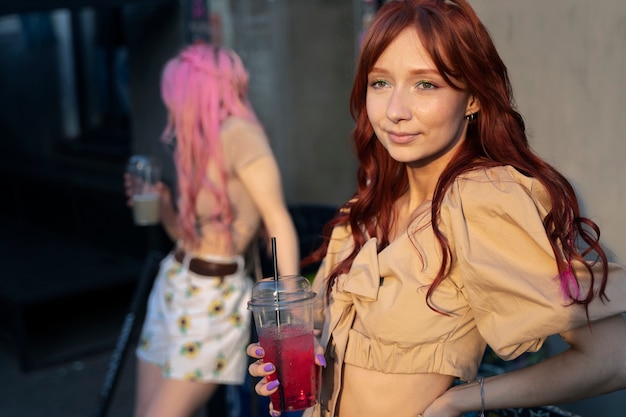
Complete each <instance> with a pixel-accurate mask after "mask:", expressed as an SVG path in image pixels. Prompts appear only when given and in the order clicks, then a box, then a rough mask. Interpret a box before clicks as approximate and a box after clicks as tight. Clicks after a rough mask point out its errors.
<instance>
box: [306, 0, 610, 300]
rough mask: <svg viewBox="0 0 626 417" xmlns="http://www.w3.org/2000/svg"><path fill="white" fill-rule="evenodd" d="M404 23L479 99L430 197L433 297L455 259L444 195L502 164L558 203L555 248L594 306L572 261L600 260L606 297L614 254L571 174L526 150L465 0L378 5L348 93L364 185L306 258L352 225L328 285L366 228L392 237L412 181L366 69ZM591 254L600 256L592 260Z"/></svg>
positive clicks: (552, 232)
mask: <svg viewBox="0 0 626 417" xmlns="http://www.w3.org/2000/svg"><path fill="white" fill-rule="evenodd" d="M407 28H413V29H415V30H416V31H417V33H418V35H419V38H420V40H421V42H422V44H423V45H424V47H425V49H426V51H428V52H429V54H430V56H431V58H432V60H433V61H434V63H435V65H436V66H437V69H438V70H439V72H440V73H441V75H442V76H443V77H444V78H445V79H446V81H447V82H448V84H450V85H451V86H453V87H454V88H458V87H455V86H458V85H464V86H466V88H467V90H468V91H469V92H470V93H471V94H472V95H474V96H475V97H477V98H478V101H479V103H480V112H479V113H478V115H477V118H476V120H475V121H474V122H473V123H470V124H469V125H468V129H467V137H466V140H465V141H464V142H463V143H462V145H461V147H460V149H459V150H458V152H457V154H456V155H455V156H454V158H453V159H452V161H451V162H450V163H449V164H448V166H447V167H446V168H445V170H444V171H443V173H442V175H441V178H440V179H439V182H438V185H437V187H436V191H435V193H434V196H433V203H432V219H433V221H432V228H433V231H434V234H435V236H436V238H437V241H438V242H439V244H440V246H441V249H442V253H443V261H442V265H441V268H440V269H439V272H438V274H437V276H436V278H435V280H434V283H433V285H432V286H431V287H430V290H429V292H428V297H427V298H428V301H429V302H430V297H431V296H432V293H433V291H435V290H436V288H437V286H438V285H439V284H440V283H441V281H442V280H443V279H445V277H446V274H447V271H449V269H450V262H451V261H452V252H451V248H450V246H449V244H448V241H447V239H446V236H445V235H444V234H443V233H442V232H441V230H440V229H439V226H438V220H439V211H440V207H441V202H442V199H443V197H444V194H445V193H446V191H447V190H448V189H449V188H450V186H451V184H452V183H453V181H454V180H455V178H457V177H458V176H459V175H460V174H462V173H463V172H466V171H469V170H472V169H474V168H477V167H493V166H500V165H511V166H513V167H515V168H516V169H517V170H518V171H519V172H521V173H522V174H524V175H527V176H529V177H534V178H536V179H537V180H539V181H540V182H541V183H542V184H543V185H544V186H545V187H546V189H547V192H548V194H549V196H550V199H551V202H552V208H551V210H550V212H549V213H548V215H547V216H546V218H545V221H544V227H545V230H546V233H547V236H548V238H549V240H550V243H551V245H552V248H553V250H554V253H555V255H556V262H557V267H558V270H559V278H560V280H561V284H562V285H561V288H562V290H563V292H564V294H565V295H566V296H567V297H569V299H570V300H572V302H574V303H579V304H585V305H586V304H588V303H589V302H590V301H591V300H592V298H593V296H594V293H593V290H592V288H593V286H592V287H591V288H590V289H589V291H588V293H587V294H580V293H579V289H580V287H579V285H578V281H577V279H576V277H575V276H574V274H573V271H572V268H571V265H572V261H574V260H577V261H582V262H584V263H585V265H586V266H587V269H588V270H589V271H590V272H591V265H592V263H593V262H596V261H601V262H602V264H603V268H604V269H603V274H602V278H601V279H602V282H601V286H600V288H601V292H600V293H601V295H602V296H603V297H605V295H604V289H605V286H606V280H607V259H606V255H605V253H604V251H603V250H602V248H601V247H600V245H599V234H600V232H599V229H598V227H597V226H596V225H595V224H594V223H593V222H592V221H591V220H589V219H587V218H584V217H581V215H580V210H579V206H578V201H577V198H576V195H575V193H574V190H573V188H572V186H571V185H570V183H569V182H568V181H567V179H566V178H564V177H563V176H562V175H561V174H560V173H559V172H557V171H556V170H555V169H554V168H553V167H551V166H550V165H549V164H547V163H546V162H545V161H544V160H542V159H541V158H539V157H538V156H537V155H536V154H535V153H533V151H532V150H531V149H530V148H529V145H528V140H527V137H526V133H525V126H524V121H523V119H522V117H521V115H520V114H519V113H518V112H517V111H516V110H515V105H514V101H513V95H512V90H511V83H510V80H509V77H508V74H507V69H506V67H505V65H504V63H503V62H502V60H501V59H500V56H499V55H498V52H497V51H496V48H495V46H494V44H493V41H492V39H491V37H490V35H489V33H488V32H487V30H486V29H485V27H484V26H483V24H482V23H481V22H480V21H479V19H478V17H477V16H476V14H475V12H474V11H473V10H472V8H471V7H470V6H469V4H468V3H467V2H466V1H464V0H454V1H444V0H398V1H394V0H392V1H389V2H387V3H386V4H385V5H384V6H383V7H382V8H381V9H380V10H379V11H378V13H377V15H376V17H375V20H374V21H373V22H372V25H371V26H370V29H369V31H368V34H367V36H366V38H365V41H364V44H363V47H362V51H361V54H360V57H359V62H358V66H357V70H356V75H355V80H354V84H353V88H352V93H351V97H350V110H351V114H352V117H353V118H354V120H355V122H356V124H355V127H354V130H353V132H352V134H353V140H354V147H355V150H356V154H357V157H358V160H359V168H358V172H357V191H356V193H355V195H354V197H353V198H352V199H350V200H349V201H348V202H347V203H346V204H345V205H344V206H343V209H342V210H340V212H339V213H338V214H337V216H336V217H335V218H334V219H333V220H332V221H331V222H330V223H329V224H328V225H327V226H326V228H325V231H324V235H325V238H326V239H325V241H324V243H323V244H322V246H321V247H320V248H319V249H318V250H317V251H316V252H314V253H313V255H312V256H311V257H310V258H309V259H307V260H306V261H307V262H308V261H319V260H320V259H321V258H323V256H324V255H325V253H326V250H327V247H328V239H329V237H330V232H331V230H332V227H333V226H335V225H337V224H349V225H350V226H351V228H352V236H353V239H354V243H355V248H354V250H353V252H352V253H351V254H350V256H349V257H348V258H347V259H346V260H344V261H343V262H341V263H339V264H338V265H337V266H336V267H335V268H334V269H333V271H332V273H331V276H330V277H327V278H328V287H329V288H330V287H331V286H332V284H333V282H334V280H335V279H336V277H337V275H339V274H341V273H346V272H348V270H349V269H350V266H351V265H352V261H353V260H354V258H355V256H356V254H357V253H358V251H359V250H360V249H361V247H362V246H363V244H364V243H365V241H366V239H367V237H366V234H365V232H364V231H367V234H368V235H369V236H371V237H377V239H378V241H379V248H378V250H379V251H380V250H382V249H383V248H385V247H386V246H387V245H388V244H389V233H390V230H391V226H392V224H391V223H392V208H393V204H394V202H395V200H396V199H397V198H398V197H399V196H400V195H402V194H403V193H404V192H405V191H406V189H407V187H408V179H407V172H406V168H405V166H404V164H402V163H399V162H397V161H395V160H393V159H392V158H391V157H390V156H389V154H388V152H387V151H386V150H385V149H384V148H383V146H382V145H381V144H380V142H379V141H378V139H377V138H376V136H375V134H374V130H373V128H372V125H371V124H370V122H369V120H368V115H367V111H366V94H367V87H368V73H369V72H370V70H371V69H372V67H373V66H374V64H375V63H376V61H377V60H378V58H379V57H380V55H381V54H382V53H383V51H384V50H385V48H386V47H387V46H388V45H389V44H390V43H391V41H392V40H393V39H394V38H396V37H397V36H398V35H399V34H400V33H401V32H402V31H403V30H404V29H407ZM406 53H410V51H406ZM451 79H454V80H457V82H456V83H454V82H452V80H451ZM459 82H460V83H461V84H459ZM578 244H581V246H584V247H582V248H581V247H579V246H578ZM590 254H591V255H595V256H594V257H593V259H592V260H591V261H585V258H588V255H590ZM592 280H593V275H592ZM431 308H432V306H431Z"/></svg>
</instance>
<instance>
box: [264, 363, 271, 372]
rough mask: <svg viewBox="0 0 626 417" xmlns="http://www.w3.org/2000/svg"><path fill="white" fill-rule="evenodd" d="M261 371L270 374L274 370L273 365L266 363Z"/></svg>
mask: <svg viewBox="0 0 626 417" xmlns="http://www.w3.org/2000/svg"><path fill="white" fill-rule="evenodd" d="M263 370H264V371H265V372H270V371H273V370H274V365H272V364H271V363H268V364H266V365H265V366H264V367H263Z"/></svg>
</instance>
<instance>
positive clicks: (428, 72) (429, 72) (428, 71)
mask: <svg viewBox="0 0 626 417" xmlns="http://www.w3.org/2000/svg"><path fill="white" fill-rule="evenodd" d="M372 72H379V73H389V71H387V70H386V69H383V68H377V67H373V68H372V69H371V70H370V71H369V73H372ZM410 73H411V74H412V75H436V76H438V77H440V76H441V74H440V73H439V71H437V70H436V69H434V68H420V69H414V70H411V71H410Z"/></svg>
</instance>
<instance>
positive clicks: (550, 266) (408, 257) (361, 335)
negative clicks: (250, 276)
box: [314, 167, 626, 416]
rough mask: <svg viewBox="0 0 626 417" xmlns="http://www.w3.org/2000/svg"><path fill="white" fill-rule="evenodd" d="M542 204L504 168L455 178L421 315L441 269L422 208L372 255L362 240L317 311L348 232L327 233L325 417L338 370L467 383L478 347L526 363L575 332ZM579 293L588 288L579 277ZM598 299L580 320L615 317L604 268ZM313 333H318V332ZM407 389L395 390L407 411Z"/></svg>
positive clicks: (613, 285)
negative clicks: (448, 251)
mask: <svg viewBox="0 0 626 417" xmlns="http://www.w3.org/2000/svg"><path fill="white" fill-rule="evenodd" d="M548 202H549V200H548V199H547V197H546V193H545V190H544V188H543V187H542V186H541V185H540V184H539V183H538V182H537V181H536V180H534V179H532V178H528V177H525V176H523V175H521V174H520V173H518V172H517V171H516V170H515V169H513V168H511V167H498V168H490V169H486V170H485V169H481V170H475V171H472V172H469V173H466V174H464V175H463V176H461V177H459V178H458V179H457V180H456V181H455V182H454V184H453V186H452V187H451V189H450V190H449V191H448V193H447V194H446V196H445V198H444V201H443V204H442V207H441V226H440V228H441V230H442V231H443V232H444V233H445V234H446V236H447V237H448V239H449V241H450V244H451V248H452V252H453V253H452V255H453V268H452V269H451V271H450V276H449V278H447V279H446V280H445V281H444V282H443V283H442V284H441V285H440V286H439V287H438V288H437V290H436V292H435V293H434V297H433V303H434V305H435V306H436V307H437V308H439V309H441V310H443V311H445V312H446V313H447V315H444V314H439V313H437V312H434V311H432V310H431V309H430V308H428V306H427V305H426V303H425V294H426V291H427V289H428V285H429V284H430V283H431V282H432V280H433V278H434V276H435V275H436V273H437V270H438V268H439V266H440V262H441V251H440V250H439V248H438V246H437V244H436V241H435V238H434V235H433V232H432V228H431V225H430V202H427V203H425V204H423V206H422V207H421V208H420V209H419V210H418V215H417V217H416V218H415V219H414V221H413V222H412V223H411V225H410V227H409V232H408V233H407V234H404V235H401V236H400V237H398V238H397V239H396V240H395V241H394V242H392V243H391V244H390V245H389V246H388V247H387V248H385V249H384V250H383V251H382V252H381V253H377V249H376V245H377V242H376V239H370V240H369V241H368V242H367V243H366V244H365V246H364V247H363V248H362V250H361V251H360V253H359V254H358V256H357V257H356V259H355V260H354V263H353V266H352V269H351V270H350V272H349V273H348V274H344V275H341V276H339V277H338V279H337V282H336V284H335V286H334V288H333V291H332V293H331V297H330V303H329V304H326V305H325V303H323V299H324V292H325V289H324V283H323V280H324V277H325V276H327V274H328V272H329V271H330V269H331V268H332V266H333V265H336V263H337V262H338V261H339V260H341V259H343V258H344V257H345V256H347V255H348V254H349V253H350V251H351V248H352V247H353V246H352V245H353V243H352V240H351V236H350V234H349V230H347V228H336V230H335V231H334V232H333V235H332V240H331V244H330V246H329V250H328V254H327V257H326V259H325V260H324V262H323V263H322V266H321V268H320V271H319V272H318V275H317V277H316V279H315V282H314V287H315V289H316V291H317V292H318V297H320V303H318V305H319V306H323V307H321V308H320V310H319V311H318V314H319V317H320V320H319V323H320V324H321V323H322V320H321V318H322V316H323V317H325V318H326V320H325V321H324V322H323V323H324V324H323V326H322V327H323V332H322V338H321V342H322V345H323V346H325V347H326V354H327V362H328V363H329V365H328V367H327V368H326V369H325V370H324V377H323V383H322V385H323V386H322V408H323V409H324V410H325V413H324V415H330V416H332V415H334V414H335V404H336V403H337V398H338V396H339V395H340V390H341V386H342V384H357V385H358V384H361V385H363V384H368V383H369V381H363V380H355V381H352V380H351V381H347V380H346V381H342V380H341V375H342V367H343V364H344V363H346V364H349V365H350V366H356V367H359V368H364V369H367V370H369V371H372V373H373V375H376V373H378V374H379V375H381V377H382V376H385V375H387V374H422V373H426V374H428V373H435V374H444V375H451V376H454V377H459V378H462V379H464V380H471V379H473V378H475V376H476V373H477V369H478V365H479V363H480V360H481V357H482V354H483V351H484V349H485V344H486V343H488V344H489V345H490V346H491V347H492V348H493V349H494V350H495V351H496V352H497V353H498V354H499V355H500V356H501V357H503V358H504V359H514V358H516V357H517V356H519V355H520V354H521V353H523V352H526V351H535V350H537V349H539V348H540V347H541V346H542V344H543V343H544V341H545V339H546V337H548V336H550V335H552V334H556V333H560V332H563V331H565V330H568V329H572V328H575V327H579V326H582V325H585V324H586V315H585V309H584V308H583V307H581V306H579V305H569V306H568V305H567V304H568V303H567V300H566V299H565V298H564V296H563V295H562V292H561V289H560V284H559V283H558V282H557V280H556V276H557V268H556V263H555V261H554V255H553V252H552V249H551V247H550V244H549V242H548V239H547V237H546V234H545V231H544V229H543V224H542V220H543V218H544V216H545V215H546V213H547V209H548V208H547V207H546V205H547V204H548ZM577 271H578V273H579V278H580V279H581V282H582V283H583V286H584V287H585V288H588V286H589V280H588V279H587V277H586V274H584V273H583V272H582V271H580V270H578V269H577ZM607 294H608V296H609V298H610V300H611V301H610V302H606V303H603V302H602V301H600V300H599V299H596V300H595V301H594V302H593V303H592V305H591V306H590V308H589V312H590V318H591V320H597V319H600V318H604V317H608V316H611V315H614V314H617V313H621V312H624V311H626V272H625V270H624V268H623V267H622V266H620V265H616V264H611V265H610V277H609V285H608V288H607ZM320 328H321V327H320ZM415 389H416V388H415V387H407V386H404V387H403V386H394V391H395V390H400V391H401V392H404V393H405V395H406V397H405V399H406V401H407V403H408V402H410V401H411V398H412V397H413V398H414V396H415Z"/></svg>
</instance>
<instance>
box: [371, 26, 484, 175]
mask: <svg viewBox="0 0 626 417" xmlns="http://www.w3.org/2000/svg"><path fill="white" fill-rule="evenodd" d="M366 106H367V115H368V118H369V121H370V123H371V124H372V127H373V128H374V132H375V133H376V136H377V137H378V140H379V141H380V143H381V144H382V145H383V146H384V147H385V148H386V149H387V152H389V154H390V156H391V157H392V158H393V159H395V160H396V161H398V162H404V163H409V164H411V166H414V167H424V166H428V165H430V164H432V163H439V162H440V163H443V164H447V162H448V161H449V159H450V158H451V156H452V152H453V151H454V149H455V148H456V147H457V146H458V145H459V144H460V143H461V142H462V141H463V140H464V139H465V132H466V126H467V120H466V119H465V116H466V115H469V114H471V113H474V112H476V111H477V110H478V102H477V100H474V98H473V97H472V96H471V95H470V94H469V93H467V92H465V91H463V90H457V89H454V88H452V86H450V85H449V84H447V83H446V82H445V81H444V78H443V77H442V76H441V75H440V74H439V72H438V71H437V68H436V66H435V64H434V63H433V61H432V59H431V58H430V56H429V54H428V53H427V52H426V50H425V49H424V47H423V46H422V43H421V41H420V39H419V37H418V35H417V32H416V31H415V30H413V29H410V28H409V29H405V30H404V31H403V32H401V33H400V34H399V35H398V37H396V38H395V39H394V40H393V41H392V42H391V43H390V44H389V46H388V47H387V49H385V51H384V52H383V53H382V55H381V56H380V57H379V58H378V60H377V61H376V63H375V64H374V67H373V68H372V70H371V71H370V73H369V75H368V87H367V102H366Z"/></svg>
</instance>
